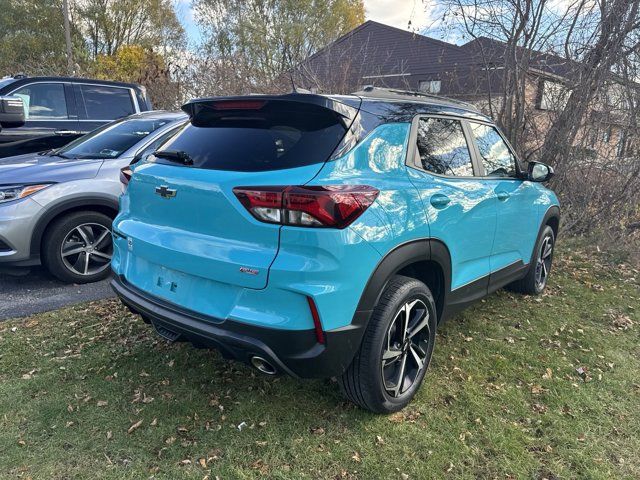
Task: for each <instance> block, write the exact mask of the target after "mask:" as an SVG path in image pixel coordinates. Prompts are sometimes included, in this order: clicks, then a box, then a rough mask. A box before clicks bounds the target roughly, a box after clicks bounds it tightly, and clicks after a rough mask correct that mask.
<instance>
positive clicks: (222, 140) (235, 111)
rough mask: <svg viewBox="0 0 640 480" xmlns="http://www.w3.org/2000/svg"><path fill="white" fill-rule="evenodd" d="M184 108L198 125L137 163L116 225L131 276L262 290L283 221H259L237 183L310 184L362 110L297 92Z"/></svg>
mask: <svg viewBox="0 0 640 480" xmlns="http://www.w3.org/2000/svg"><path fill="white" fill-rule="evenodd" d="M183 109H184V110H185V111H187V112H188V113H189V114H190V116H191V122H190V123H189V124H188V125H186V126H185V127H184V129H183V130H182V131H181V132H180V133H178V134H177V135H176V136H175V137H173V138H172V139H171V140H169V141H168V143H166V144H164V145H163V146H161V147H160V149H159V151H158V153H157V154H156V155H155V156H152V157H151V158H150V159H149V160H148V161H147V162H145V163H144V164H143V165H140V166H139V167H137V168H135V172H134V175H133V177H132V178H131V181H130V183H129V186H128V190H127V193H128V202H125V203H128V209H127V208H126V205H125V208H124V209H123V212H122V213H121V215H120V216H119V218H118V221H117V223H116V228H117V230H118V231H119V232H120V233H122V234H123V235H124V236H126V237H128V239H129V240H130V242H129V250H130V252H131V253H130V255H129V256H130V259H129V260H130V261H129V266H128V268H127V272H126V276H127V280H129V281H130V282H131V283H134V284H136V285H138V286H140V287H141V288H145V289H149V290H150V291H152V292H154V293H156V294H158V293H161V292H165V293H166V295H164V296H167V297H169V298H173V297H172V296H171V295H170V294H169V293H168V291H171V289H172V288H174V287H175V285H178V284H180V285H186V288H187V289H189V290H190V291H191V292H192V294H194V295H195V292H196V291H197V289H196V290H194V288H195V287H197V286H198V284H200V286H202V287H205V285H204V284H202V282H209V285H208V286H207V288H208V289H209V291H211V288H212V287H215V286H217V287H218V289H223V290H224V288H228V287H227V286H233V287H245V288H254V289H261V288H264V287H265V286H266V285H267V279H268V271H269V267H270V265H271V263H272V262H273V260H274V259H275V256H276V254H277V251H278V242H279V231H280V226H279V225H277V224H270V223H264V222H260V221H258V220H256V219H255V218H253V217H252V215H251V214H250V213H249V212H248V211H247V209H246V208H245V207H243V205H242V204H241V203H240V201H239V200H238V198H237V197H236V195H235V194H234V193H233V189H234V188H235V187H241V186H255V185H261V186H269V185H303V184H305V183H306V182H308V181H309V180H311V179H312V178H313V177H314V176H315V175H316V174H317V173H318V171H319V170H320V169H321V168H322V165H323V163H324V162H325V161H326V160H327V159H328V158H329V157H330V156H331V154H332V152H333V151H334V150H335V149H336V147H337V146H338V145H339V143H340V141H341V140H342V138H343V137H344V134H345V132H346V130H347V129H348V128H349V126H350V124H351V122H352V121H353V118H354V117H355V115H356V114H357V108H353V107H349V106H347V105H345V104H343V103H339V102H336V101H334V100H331V99H328V98H327V97H323V96H319V95H304V94H297V95H286V96H278V97H262V96H255V97H254V96H251V97H236V98H223V99H209V100H197V101H193V102H191V103H189V104H187V105H185V107H183ZM211 282H214V283H215V284H217V285H213V284H211ZM181 288H182V289H184V288H185V287H181ZM214 290H215V288H214ZM232 292H233V289H231V290H229V291H228V292H227V293H230V294H231V293H232ZM220 293H223V292H222V291H221V292H220ZM229 301H232V299H231V298H230V299H229Z"/></svg>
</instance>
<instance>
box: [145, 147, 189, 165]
mask: <svg viewBox="0 0 640 480" xmlns="http://www.w3.org/2000/svg"><path fill="white" fill-rule="evenodd" d="M153 155H154V156H156V157H158V158H164V159H166V160H169V161H170V162H176V163H181V164H182V165H193V159H192V158H191V157H190V156H189V154H188V153H187V152H184V151H182V150H158V151H157V152H153Z"/></svg>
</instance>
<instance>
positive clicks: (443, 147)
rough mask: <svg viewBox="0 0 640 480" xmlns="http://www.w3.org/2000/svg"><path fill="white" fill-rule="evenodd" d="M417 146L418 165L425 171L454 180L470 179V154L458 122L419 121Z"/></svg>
mask: <svg viewBox="0 0 640 480" xmlns="http://www.w3.org/2000/svg"><path fill="white" fill-rule="evenodd" d="M417 147H418V152H417V153H418V155H419V157H420V164H421V165H422V168H424V169H425V170H426V171H428V172H432V173H436V174H438V175H450V176H455V177H471V176H473V165H472V163H471V153H470V152H469V146H468V145H467V140H466V139H465V136H464V131H463V129H462V124H461V123H460V121H458V120H451V119H447V118H422V119H420V121H419V123H418V138H417Z"/></svg>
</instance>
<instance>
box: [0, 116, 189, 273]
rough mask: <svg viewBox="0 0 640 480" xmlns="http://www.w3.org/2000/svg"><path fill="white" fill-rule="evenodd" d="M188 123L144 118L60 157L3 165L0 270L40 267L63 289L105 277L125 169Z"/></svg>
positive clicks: (118, 124)
mask: <svg viewBox="0 0 640 480" xmlns="http://www.w3.org/2000/svg"><path fill="white" fill-rule="evenodd" d="M186 120H187V117H186V115H184V114H182V113H172V112H158V111H156V112H146V113H140V114H136V115H132V116H130V117H127V118H125V119H121V120H117V121H115V122H112V123H109V124H107V125H105V126H103V127H101V128H99V129H97V130H94V131H93V132H91V133H89V134H87V135H85V136H84V137H81V138H78V139H77V140H75V141H73V142H71V143H69V144H68V145H66V146H64V147H62V148H59V149H57V150H51V151H48V152H43V153H33V154H28V155H21V156H17V157H8V158H2V159H0V269H3V270H6V269H7V268H12V269H13V268H16V267H18V268H19V267H29V266H34V265H38V264H40V263H42V264H43V265H44V266H45V267H46V268H47V269H48V270H49V271H50V272H51V273H52V274H53V275H55V276H56V277H58V278H59V279H60V280H63V281H65V282H70V283H71V282H72V283H88V282H94V281H97V280H101V279H103V278H106V277H107V276H108V275H109V272H110V270H109V262H110V260H111V253H112V244H111V234H110V230H111V221H112V220H113V218H114V217H115V215H116V214H117V212H118V197H119V195H120V193H121V191H122V185H121V183H120V175H121V170H122V169H123V168H125V167H127V166H128V165H130V164H131V163H135V162H136V161H138V160H139V159H141V158H142V157H144V156H145V155H147V154H149V153H151V152H153V151H154V150H155V149H156V147H158V146H159V145H160V144H161V143H163V142H164V141H165V140H167V139H168V138H169V137H170V136H172V135H173V134H175V133H176V132H177V131H178V130H179V129H180V127H182V126H183V125H184V124H185V122H186Z"/></svg>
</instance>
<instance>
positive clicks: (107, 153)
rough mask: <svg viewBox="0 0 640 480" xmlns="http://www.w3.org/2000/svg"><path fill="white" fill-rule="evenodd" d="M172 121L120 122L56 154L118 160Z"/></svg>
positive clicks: (72, 143) (61, 149) (79, 139)
mask: <svg viewBox="0 0 640 480" xmlns="http://www.w3.org/2000/svg"><path fill="white" fill-rule="evenodd" d="M170 122H172V120H170V119H162V120H160V119H154V120H152V119H130V120H118V121H116V122H112V123H109V124H107V125H105V126H104V127H101V128H98V129H97V130H94V131H93V132H90V133H88V134H87V135H85V136H83V137H80V138H78V139H77V140H74V141H73V142H71V143H69V144H68V145H66V146H64V147H62V148H59V149H58V150H56V151H55V152H54V154H55V155H59V156H61V157H65V158H102V159H107V158H117V157H119V156H120V155H122V154H123V153H124V152H126V151H127V150H129V149H130V148H131V147H133V146H134V145H135V144H137V143H138V142H140V141H141V140H142V139H144V138H145V137H146V136H148V135H149V134H151V133H152V132H154V131H155V130H157V129H159V128H160V127H162V126H164V125H166V124H168V123H170Z"/></svg>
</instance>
